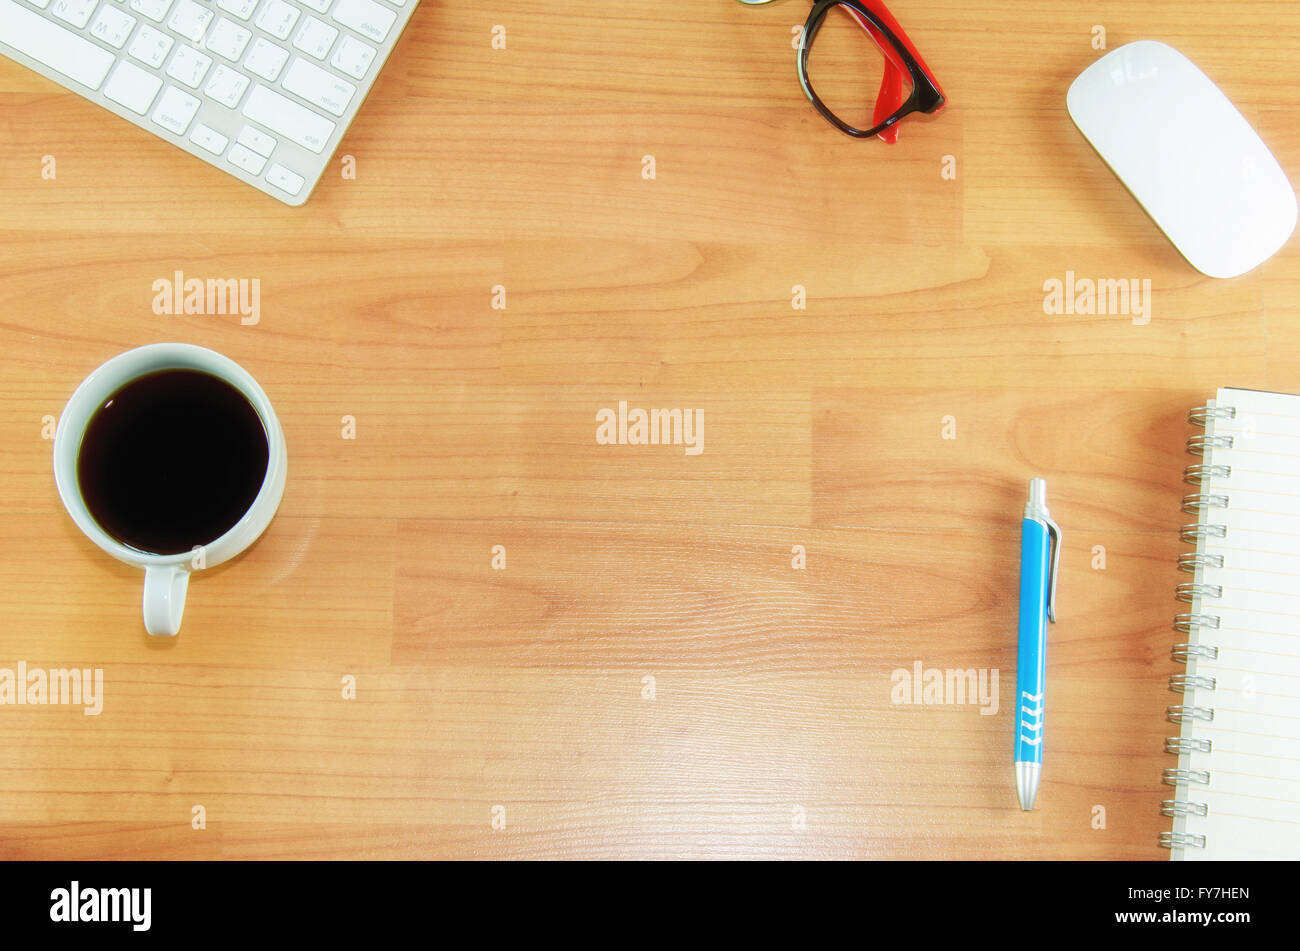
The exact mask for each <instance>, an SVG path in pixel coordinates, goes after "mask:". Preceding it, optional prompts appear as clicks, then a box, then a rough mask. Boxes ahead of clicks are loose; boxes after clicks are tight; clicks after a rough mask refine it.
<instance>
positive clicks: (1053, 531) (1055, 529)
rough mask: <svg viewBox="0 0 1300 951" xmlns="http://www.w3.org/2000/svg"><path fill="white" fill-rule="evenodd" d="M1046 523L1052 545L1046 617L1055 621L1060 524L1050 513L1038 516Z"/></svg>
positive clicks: (1059, 558) (1059, 556) (1059, 564)
mask: <svg viewBox="0 0 1300 951" xmlns="http://www.w3.org/2000/svg"><path fill="white" fill-rule="evenodd" d="M1040 517H1041V518H1042V520H1043V521H1044V522H1045V523H1046V524H1047V534H1048V538H1049V542H1048V543H1049V544H1050V545H1051V546H1052V577H1051V580H1050V581H1048V583H1047V619H1048V620H1049V621H1051V622H1052V623H1053V624H1055V623H1056V576H1057V572H1058V570H1059V569H1060V567H1061V526H1059V525H1057V524H1056V523H1055V522H1053V521H1052V518H1051V516H1050V515H1047V514H1046V513H1044V514H1043V515H1042V516H1040Z"/></svg>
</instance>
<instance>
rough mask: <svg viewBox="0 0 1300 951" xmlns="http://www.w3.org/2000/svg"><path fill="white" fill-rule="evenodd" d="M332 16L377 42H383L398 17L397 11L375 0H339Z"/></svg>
mask: <svg viewBox="0 0 1300 951" xmlns="http://www.w3.org/2000/svg"><path fill="white" fill-rule="evenodd" d="M330 16H332V17H333V18H334V19H335V21H337V22H339V23H342V24H343V25H344V26H346V27H347V28H348V29H349V30H355V31H356V32H357V33H360V34H361V35H362V36H368V37H370V39H372V40H374V41H375V42H376V43H382V42H383V40H384V37H386V36H387V35H388V31H389V30H390V29H392V26H393V21H394V20H396V19H397V14H396V13H394V12H393V11H392V10H389V9H388V8H387V7H381V6H380V5H379V4H377V3H374V2H373V0H338V2H337V3H335V4H334V10H333V12H332V13H330Z"/></svg>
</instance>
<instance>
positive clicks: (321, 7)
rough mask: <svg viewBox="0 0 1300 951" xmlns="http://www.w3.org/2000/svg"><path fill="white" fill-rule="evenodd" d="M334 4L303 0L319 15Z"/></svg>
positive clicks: (324, 1)
mask: <svg viewBox="0 0 1300 951" xmlns="http://www.w3.org/2000/svg"><path fill="white" fill-rule="evenodd" d="M332 2H333V0H302V5H303V6H304V7H310V8H311V9H313V10H315V11H316V12H317V13H324V12H325V11H326V10H328V9H329V8H330V3H332ZM266 174H267V175H270V174H271V173H270V172H267V173H266Z"/></svg>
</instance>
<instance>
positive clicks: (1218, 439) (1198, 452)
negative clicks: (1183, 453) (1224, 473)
mask: <svg viewBox="0 0 1300 951" xmlns="http://www.w3.org/2000/svg"><path fill="white" fill-rule="evenodd" d="M1231 448H1232V437H1231V436H1190V437H1188V440H1187V451H1188V452H1190V453H1191V454H1192V455H1193V456H1203V455H1205V454H1206V453H1207V452H1209V451H1210V450H1211V449H1231Z"/></svg>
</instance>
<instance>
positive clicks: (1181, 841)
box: [1160, 832, 1205, 849]
mask: <svg viewBox="0 0 1300 951" xmlns="http://www.w3.org/2000/svg"><path fill="white" fill-rule="evenodd" d="M1160 845H1161V846H1162V847H1164V848H1166V849H1189V848H1190V849H1203V848H1205V836H1203V835H1190V834H1188V833H1186V832H1161V833H1160Z"/></svg>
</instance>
